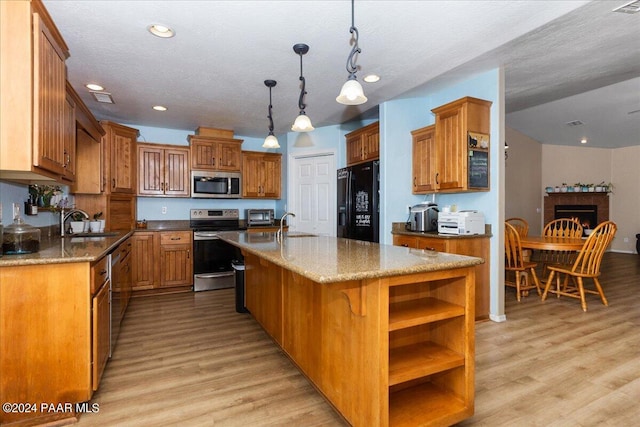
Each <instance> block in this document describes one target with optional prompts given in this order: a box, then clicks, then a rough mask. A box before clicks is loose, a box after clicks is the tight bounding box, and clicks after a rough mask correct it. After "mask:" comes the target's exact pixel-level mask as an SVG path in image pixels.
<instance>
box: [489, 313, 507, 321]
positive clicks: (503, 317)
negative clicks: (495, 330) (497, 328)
mask: <svg viewBox="0 0 640 427" xmlns="http://www.w3.org/2000/svg"><path fill="white" fill-rule="evenodd" d="M489 319H491V320H492V321H494V322H506V321H507V316H506V315H504V314H500V315H495V314H489Z"/></svg>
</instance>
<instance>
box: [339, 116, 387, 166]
mask: <svg viewBox="0 0 640 427" xmlns="http://www.w3.org/2000/svg"><path fill="white" fill-rule="evenodd" d="M345 138H346V145H347V166H351V165H355V164H358V163H364V162H368V161H370V160H378V159H379V158H380V123H379V122H375V123H371V124H370V125H367V126H364V127H362V128H360V129H357V130H354V131H353V132H350V133H348V134H346V135H345Z"/></svg>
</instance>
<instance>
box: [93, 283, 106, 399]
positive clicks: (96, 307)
mask: <svg viewBox="0 0 640 427" xmlns="http://www.w3.org/2000/svg"><path fill="white" fill-rule="evenodd" d="M110 287H111V281H109V280H107V281H106V282H105V283H103V284H102V287H101V288H100V290H99V291H98V293H97V294H96V295H95V296H94V297H93V302H92V304H91V312H92V316H91V320H92V325H91V327H92V332H91V338H92V346H91V352H92V353H91V364H92V366H93V370H92V372H91V374H92V377H91V378H92V381H91V382H92V388H93V390H94V391H95V390H97V389H98V386H99V385H100V379H101V378H102V373H103V372H104V368H105V367H106V366H107V361H108V360H109V346H110V343H111V339H110V329H111V325H110V321H111V300H110V299H109V290H110V289H109V288H110Z"/></svg>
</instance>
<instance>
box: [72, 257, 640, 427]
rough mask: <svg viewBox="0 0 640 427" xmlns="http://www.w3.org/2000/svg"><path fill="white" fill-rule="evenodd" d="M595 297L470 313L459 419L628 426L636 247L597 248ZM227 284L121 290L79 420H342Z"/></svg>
mask: <svg viewBox="0 0 640 427" xmlns="http://www.w3.org/2000/svg"><path fill="white" fill-rule="evenodd" d="M602 284H603V287H604V291H605V294H606V296H607V298H608V300H609V307H604V306H603V305H602V303H601V302H600V300H599V298H598V297H597V296H595V295H587V304H588V311H587V312H586V313H584V312H583V311H582V310H581V308H580V302H579V300H576V299H570V298H560V299H557V298H555V297H554V296H551V297H550V298H549V299H548V300H547V301H545V302H544V303H543V302H541V301H540V299H539V298H538V297H537V296H536V295H535V294H531V295H530V296H528V297H526V298H523V299H522V301H521V302H520V303H518V302H517V301H516V298H515V290H514V289H511V288H508V289H507V291H506V292H507V297H506V302H505V303H506V315H507V321H506V322H503V323H494V322H484V323H478V324H476V405H475V415H474V417H472V418H470V419H468V420H466V421H464V422H462V423H460V424H459V425H460V426H631V425H637V423H638V420H639V419H640V406H639V405H638V402H639V401H640V256H638V255H630V254H613V253H609V254H606V255H605V260H604V261H603V276H602ZM233 298H234V297H233V291H232V290H231V289H225V290H219V291H209V292H201V293H186V294H174V295H164V296H151V297H144V298H134V299H132V302H131V305H130V307H129V309H128V311H127V314H126V316H125V319H124V321H123V324H122V330H121V332H120V338H119V340H118V345H117V347H116V349H115V351H114V354H113V358H112V360H111V361H110V362H109V364H108V365H107V369H106V371H105V374H104V377H103V379H102V383H101V386H100V390H99V391H98V392H96V394H95V395H94V398H93V400H92V402H94V403H98V404H99V405H100V410H99V412H98V413H89V414H83V415H82V417H81V418H80V421H79V425H80V426H116V425H117V426H124V425H126V426H132V427H135V426H155V425H158V426H159V425H163V426H168V425H180V426H213V425H215V426H281V425H288V426H291V427H306V426H345V425H347V424H346V423H345V422H344V420H342V419H341V418H340V416H339V415H337V414H336V413H335V412H334V410H333V409H332V408H331V406H330V405H329V404H327V403H326V401H325V400H324V399H323V398H322V397H321V396H320V394H318V393H317V392H316V390H315V389H314V388H313V387H312V386H311V385H310V384H309V382H308V381H307V380H306V379H305V378H304V377H303V376H302V375H301V374H300V373H299V371H298V370H297V369H296V368H295V367H294V366H293V364H292V363H291V362H290V361H289V359H287V357H286V356H284V354H282V352H281V351H280V350H279V348H278V347H277V346H276V345H275V344H273V342H272V341H271V340H270V338H269V337H268V336H267V335H266V334H265V333H264V332H263V331H262V329H261V328H260V327H259V326H258V325H257V323H256V322H255V321H254V320H253V319H252V318H251V317H250V315H248V314H238V313H236V312H235V305H234V299H233Z"/></svg>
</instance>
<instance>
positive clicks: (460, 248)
mask: <svg viewBox="0 0 640 427" xmlns="http://www.w3.org/2000/svg"><path fill="white" fill-rule="evenodd" d="M393 244H394V245H395V246H404V247H408V248H414V249H426V250H432V251H438V252H447V253H452V254H458V255H468V256H474V257H478V258H483V259H484V264H479V265H476V266H475V267H474V268H475V278H476V283H475V295H476V303H475V313H476V314H475V316H476V320H486V319H488V318H489V268H490V266H489V236H482V237H478V236H476V237H449V238H440V237H427V236H416V235H410V234H394V235H393Z"/></svg>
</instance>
